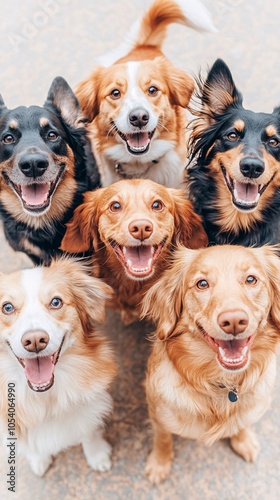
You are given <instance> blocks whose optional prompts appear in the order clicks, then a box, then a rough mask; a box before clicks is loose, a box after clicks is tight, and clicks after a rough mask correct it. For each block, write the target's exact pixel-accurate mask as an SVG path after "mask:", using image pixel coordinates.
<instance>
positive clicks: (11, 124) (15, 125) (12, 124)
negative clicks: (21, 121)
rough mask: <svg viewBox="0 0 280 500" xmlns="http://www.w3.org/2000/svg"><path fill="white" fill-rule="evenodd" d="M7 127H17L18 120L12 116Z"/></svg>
mask: <svg viewBox="0 0 280 500" xmlns="http://www.w3.org/2000/svg"><path fill="white" fill-rule="evenodd" d="M9 127H10V128H18V121H17V120H16V119H15V118H13V119H12V120H11V121H10V122H9Z"/></svg>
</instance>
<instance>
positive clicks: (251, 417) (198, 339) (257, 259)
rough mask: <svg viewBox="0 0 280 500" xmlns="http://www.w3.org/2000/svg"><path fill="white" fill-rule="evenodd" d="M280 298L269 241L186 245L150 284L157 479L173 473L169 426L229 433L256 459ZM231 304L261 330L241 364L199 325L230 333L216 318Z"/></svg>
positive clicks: (146, 306) (195, 434)
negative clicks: (203, 283) (233, 397)
mask: <svg viewBox="0 0 280 500" xmlns="http://www.w3.org/2000/svg"><path fill="white" fill-rule="evenodd" d="M248 275H253V276H255V277H257V284H254V285H248V284H247V283H246V282H245V280H246V277H247V276H248ZM201 279H205V280H207V282H208V283H209V287H208V288H207V290H203V291H202V290H200V289H198V288H197V287H196V283H197V282H198V281H199V280H201ZM279 301H280V272H279V259H278V257H277V256H276V251H275V250H274V249H273V248H270V247H263V248H256V249H251V248H244V247H239V246H229V245H224V246H215V247H209V248H206V249H201V250H188V249H184V248H181V249H179V250H177V251H176V253H175V255H174V261H173V265H172V267H171V268H170V269H169V270H167V271H166V272H165V273H164V275H163V276H162V278H161V279H160V280H159V281H158V282H157V283H156V284H155V285H154V286H153V287H152V288H151V289H150V290H149V291H148V293H147V294H146V296H145V298H144V301H143V316H148V317H149V318H151V319H153V320H154V321H155V322H156V323H157V332H156V339H155V341H154V343H153V349H152V354H151V356H150V359H149V362H148V371H147V380H146V390H147V399H148V404H149V414H150V418H151V421H152V425H153V429H154V432H155V434H154V447H153V451H152V452H151V454H150V456H149V458H148V462H147V466H146V473H147V475H148V476H149V478H150V480H151V481H152V482H153V483H158V482H160V481H161V480H163V479H165V478H166V477H167V475H168V474H169V471H170V468H171V463H172V458H173V450H172V437H171V435H172V434H178V435H180V436H183V437H187V438H190V439H198V440H201V441H203V442H204V443H205V444H207V445H211V444H213V443H214V442H215V441H217V440H218V439H222V438H230V440H231V445H232V448H233V449H234V450H235V451H236V452H237V453H238V454H239V455H241V456H242V458H244V459H245V460H247V461H253V460H255V458H256V456H257V453H258V449H259V445H258V442H257V439H256V436H255V435H254V433H253V432H252V431H251V430H250V426H251V425H252V424H253V423H254V422H256V421H257V420H259V418H260V417H261V416H262V415H263V413H264V412H265V411H266V410H267V408H268V407H269V404H270V396H271V391H272V387H273V383H274V379H275V375H276V356H275V353H276V346H277V344H278V342H279V339H280V335H279V333H280V314H279V313H280V309H279V303H280V302H279ZM227 308H232V309H235V308H242V309H244V310H245V311H246V312H247V314H248V318H249V324H248V326H247V329H246V332H247V333H244V335H245V334H246V335H248V333H249V335H251V334H253V333H254V332H257V333H256V336H255V338H254V340H253V343H252V345H251V348H250V351H251V355H250V361H249V363H247V364H246V366H244V368H243V369H241V370H240V369H239V370H234V369H231V370H228V369H224V368H222V367H221V365H220V363H219V362H218V361H217V359H216V356H217V355H216V353H215V351H214V350H213V349H212V347H210V345H209V344H208V342H207V341H206V339H205V338H204V335H203V333H202V331H201V329H200V328H203V330H204V331H206V332H207V333H208V334H210V335H211V337H212V338H214V339H219V338H220V339H223V338H225V336H226V334H225V333H224V332H223V331H222V330H221V329H220V328H219V327H218V319H217V318H218V315H219V314H220V313H221V312H222V311H224V310H226V309H227ZM198 325H200V326H198ZM250 332H252V333H250ZM239 335H240V336H241V337H242V335H243V333H242V334H239ZM244 338H247V336H246V337H244ZM233 388H236V389H237V391H238V396H239V399H238V401H237V402H236V403H231V402H230V401H229V400H228V397H227V395H228V392H229V390H232V389H233Z"/></svg>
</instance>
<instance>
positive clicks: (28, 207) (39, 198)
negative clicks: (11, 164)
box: [3, 171, 62, 216]
mask: <svg viewBox="0 0 280 500" xmlns="http://www.w3.org/2000/svg"><path fill="white" fill-rule="evenodd" d="M61 174H62V171H61V172H60V173H59V174H58V176H57V177H56V179H54V180H53V181H50V182H38V181H37V182H33V183H30V184H15V183H14V182H13V181H12V180H11V179H10V178H9V177H8V176H7V174H4V173H3V177H4V178H5V181H6V183H7V184H8V185H9V186H10V187H11V188H12V190H13V191H14V193H15V194H16V196H17V197H18V198H19V200H20V202H21V204H22V208H23V210H24V211H25V212H26V213H28V214H29V215H35V216H36V215H37V216H38V215H44V214H45V213H46V212H47V211H48V210H49V209H50V206H51V201H52V197H53V195H54V193H55V191H56V188H57V186H58V184H59V181H60V179H61Z"/></svg>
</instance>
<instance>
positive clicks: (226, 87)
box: [200, 59, 242, 121]
mask: <svg viewBox="0 0 280 500" xmlns="http://www.w3.org/2000/svg"><path fill="white" fill-rule="evenodd" d="M200 86H201V85H200ZM201 100H202V107H203V109H204V110H206V111H207V112H208V114H209V118H210V117H215V115H219V114H222V113H223V112H224V111H225V110H226V109H227V108H228V107H229V106H231V105H232V104H234V103H239V104H240V105H241V104H242V94H241V93H240V92H239V91H238V90H237V88H236V86H235V83H234V81H233V78H232V74H231V72H230V70H229V68H228V66H227V65H226V63H225V62H224V61H223V60H222V59H217V61H216V62H215V63H214V64H213V66H212V68H211V69H210V71H209V73H208V76H207V79H206V81H205V83H204V86H203V88H202V95H201ZM210 121H211V120H210Z"/></svg>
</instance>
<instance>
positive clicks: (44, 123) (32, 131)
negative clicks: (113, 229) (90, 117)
mask: <svg viewBox="0 0 280 500" xmlns="http://www.w3.org/2000/svg"><path fill="white" fill-rule="evenodd" d="M83 121H84V120H83V117H82V114H81V110H80V107H79V104H78V100H77V98H76V97H75V95H74V93H73V92H72V90H71V88H70V87H69V85H68V84H67V82H66V81H65V80H64V79H63V78H61V77H57V78H55V79H54V81H53V82H52V85H51V87H50V90H49V93H48V96H47V100H46V102H45V104H44V106H43V107H39V106H30V107H29V108H27V107H24V106H20V107H18V108H15V109H13V110H8V109H7V108H6V107H5V105H4V102H3V100H2V98H1V97H0V212H1V217H2V220H3V224H4V231H5V235H6V237H7V239H8V241H9V243H10V245H11V246H12V247H13V248H14V250H20V251H23V252H25V253H26V254H27V255H28V256H29V257H30V258H31V259H32V260H33V262H34V263H35V264H40V263H48V262H49V260H50V258H51V256H52V255H55V254H57V253H59V252H60V251H59V250H58V248H59V246H60V242H61V239H62V238H63V235H64V233H65V224H66V222H68V220H70V218H71V216H72V214H73V211H74V209H75V208H76V206H77V205H78V204H79V203H80V202H81V201H82V195H83V193H84V192H85V191H87V190H89V189H94V188H95V187H97V186H98V185H99V177H98V171H97V169H96V167H95V162H94V158H93V157H92V155H91V153H90V148H89V147H88V145H87V139H86V135H85V127H84V123H83Z"/></svg>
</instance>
